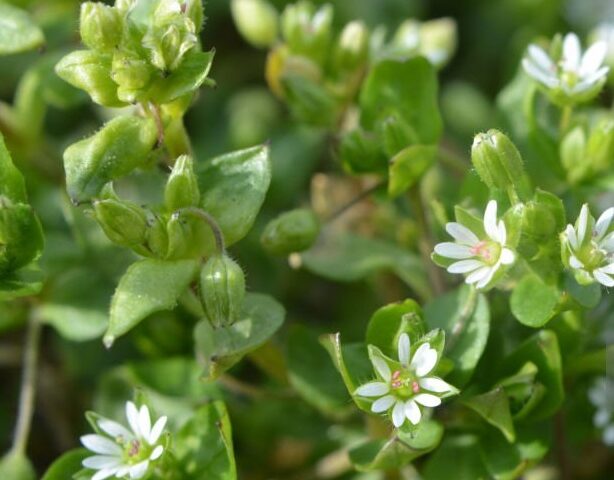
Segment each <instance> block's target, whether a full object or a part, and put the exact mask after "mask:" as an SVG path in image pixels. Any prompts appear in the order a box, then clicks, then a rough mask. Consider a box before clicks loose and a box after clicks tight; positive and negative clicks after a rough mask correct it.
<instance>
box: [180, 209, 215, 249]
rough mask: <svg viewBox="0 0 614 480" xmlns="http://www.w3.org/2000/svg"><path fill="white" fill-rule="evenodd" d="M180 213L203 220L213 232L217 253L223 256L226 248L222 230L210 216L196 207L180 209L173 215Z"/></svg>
mask: <svg viewBox="0 0 614 480" xmlns="http://www.w3.org/2000/svg"><path fill="white" fill-rule="evenodd" d="M182 213H189V214H192V215H196V216H197V217H199V218H201V219H203V220H204V221H205V222H206V223H207V225H209V227H210V228H211V231H212V232H213V236H214V238H215V246H216V248H217V251H218V253H219V254H223V253H224V252H225V251H226V246H225V243H224V233H223V232H222V229H221V228H220V226H219V225H218V223H217V221H216V220H215V218H213V216H212V215H210V214H209V213H207V212H205V211H204V210H202V209H200V208H197V207H186V208H182V209H181V210H177V211H176V212H175V213H174V214H173V215H181V214H182Z"/></svg>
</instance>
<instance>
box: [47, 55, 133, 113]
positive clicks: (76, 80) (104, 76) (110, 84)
mask: <svg viewBox="0 0 614 480" xmlns="http://www.w3.org/2000/svg"><path fill="white" fill-rule="evenodd" d="M111 62H112V57H111V55H110V54H104V53H100V52H95V51H94V50H76V51H74V52H71V53H69V54H68V55H66V56H65V57H64V58H62V59H61V60H60V61H59V62H58V64H57V65H56V66H55V71H56V73H57V74H58V76H59V77H60V78H62V79H63V80H64V81H66V82H68V83H70V84H71V85H72V86H73V87H77V88H79V89H81V90H84V91H86V92H87V93H88V94H89V95H90V97H92V100H93V101H94V102H96V103H98V104H99V105H102V106H104V107H123V106H125V105H126V104H125V103H124V102H122V101H121V100H120V99H119V98H117V84H116V83H115V82H114V81H113V79H112V78H111Z"/></svg>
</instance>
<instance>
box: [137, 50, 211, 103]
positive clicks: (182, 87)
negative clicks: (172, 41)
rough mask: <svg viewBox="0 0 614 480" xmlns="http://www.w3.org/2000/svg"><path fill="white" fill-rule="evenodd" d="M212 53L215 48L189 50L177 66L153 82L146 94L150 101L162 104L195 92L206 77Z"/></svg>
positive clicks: (209, 68)
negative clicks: (165, 75) (209, 49)
mask: <svg viewBox="0 0 614 480" xmlns="http://www.w3.org/2000/svg"><path fill="white" fill-rule="evenodd" d="M214 55H215V50H211V51H209V52H199V51H197V50H195V49H192V50H190V51H189V52H188V53H187V54H186V55H185V58H184V59H183V61H182V62H181V65H180V66H179V68H177V69H176V70H174V71H172V72H171V74H170V75H168V76H167V77H165V78H161V79H159V80H157V81H156V83H154V85H153V86H152V87H151V90H150V91H149V92H148V94H147V95H148V97H149V98H151V101H152V102H155V103H157V104H162V103H169V102H172V101H173V100H175V99H177V98H179V97H182V96H184V95H186V94H189V93H193V92H195V91H196V90H198V88H199V87H200V86H201V85H202V84H203V83H204V82H205V80H206V79H207V75H209V71H210V70H211V65H212V64H213V57H214Z"/></svg>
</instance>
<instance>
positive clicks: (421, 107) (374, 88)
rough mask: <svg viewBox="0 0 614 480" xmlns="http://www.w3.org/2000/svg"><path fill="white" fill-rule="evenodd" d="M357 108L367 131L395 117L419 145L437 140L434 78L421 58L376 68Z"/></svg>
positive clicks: (438, 124)
mask: <svg viewBox="0 0 614 480" xmlns="http://www.w3.org/2000/svg"><path fill="white" fill-rule="evenodd" d="M360 104H361V106H362V116H361V121H362V123H363V125H364V126H365V127H366V128H367V129H368V130H371V131H373V130H376V128H375V127H376V125H377V124H378V123H379V122H382V121H385V119H387V118H388V117H390V116H391V115H395V114H397V113H398V114H399V115H400V116H401V118H403V119H404V120H405V121H406V122H407V124H408V125H410V126H411V127H412V128H413V129H414V130H415V132H416V134H417V136H418V139H419V142H420V143H423V144H435V143H437V142H438V140H439V137H440V136H441V132H442V121H441V116H440V114H439V108H438V106H437V75H436V73H435V70H434V68H433V67H432V66H431V64H430V63H429V62H428V61H427V60H426V59H424V58H422V57H415V58H412V59H409V60H406V61H404V62H399V61H395V60H385V61H382V62H379V63H378V64H376V65H375V66H374V67H373V68H372V69H371V71H370V72H369V75H368V76H367V78H366V80H365V83H364V86H363V89H362V92H361V95H360Z"/></svg>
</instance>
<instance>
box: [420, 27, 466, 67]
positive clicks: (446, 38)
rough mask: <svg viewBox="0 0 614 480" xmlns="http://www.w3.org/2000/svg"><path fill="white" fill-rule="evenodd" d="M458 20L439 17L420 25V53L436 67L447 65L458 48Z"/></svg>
mask: <svg viewBox="0 0 614 480" xmlns="http://www.w3.org/2000/svg"><path fill="white" fill-rule="evenodd" d="M456 36H457V33H456V22H455V21H454V20H453V19H451V18H438V19H436V20H430V21H428V22H424V23H422V24H421V25H420V48H419V49H420V53H421V54H422V55H424V56H425V57H426V58H428V59H429V61H430V62H431V63H432V64H433V65H435V66H436V67H442V66H443V65H445V64H446V63H447V62H448V61H449V60H450V58H451V57H452V55H453V54H454V51H455V50H456Z"/></svg>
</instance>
